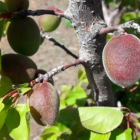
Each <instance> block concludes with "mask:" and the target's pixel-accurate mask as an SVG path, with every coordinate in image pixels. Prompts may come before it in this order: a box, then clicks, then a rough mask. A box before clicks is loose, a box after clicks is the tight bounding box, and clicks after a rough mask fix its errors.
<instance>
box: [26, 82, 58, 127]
mask: <svg viewBox="0 0 140 140" xmlns="http://www.w3.org/2000/svg"><path fill="white" fill-rule="evenodd" d="M59 105H60V99H59V95H58V93H57V91H56V89H55V88H54V87H53V85H52V84H50V83H48V82H45V83H38V84H36V85H35V86H34V87H33V89H32V92H31V95H30V97H29V107H30V112H31V115H32V117H33V118H34V120H35V121H36V122H37V123H38V124H40V125H43V126H50V125H52V124H53V123H54V122H55V121H56V119H57V116H58V112H59Z"/></svg>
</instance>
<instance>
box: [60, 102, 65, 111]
mask: <svg viewBox="0 0 140 140" xmlns="http://www.w3.org/2000/svg"><path fill="white" fill-rule="evenodd" d="M64 108H66V104H65V101H63V100H60V107H59V110H62V109H64Z"/></svg>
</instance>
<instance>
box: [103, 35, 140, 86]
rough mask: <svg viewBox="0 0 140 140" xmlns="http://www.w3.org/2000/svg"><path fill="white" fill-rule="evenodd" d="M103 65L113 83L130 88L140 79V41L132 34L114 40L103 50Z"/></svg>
mask: <svg viewBox="0 0 140 140" xmlns="http://www.w3.org/2000/svg"><path fill="white" fill-rule="evenodd" d="M102 58H103V65H104V68H105V71H106V73H107V75H108V77H109V78H110V80H111V81H112V82H114V83H115V84H117V85H119V86H121V87H123V88H124V87H128V86H130V85H133V84H134V83H135V82H136V81H138V80H139V79H140V40H139V39H138V38H137V37H136V36H134V35H131V34H122V35H120V36H118V37H114V38H112V39H111V40H110V41H109V42H108V43H107V44H106V46H105V47H104V50H103V56H102Z"/></svg>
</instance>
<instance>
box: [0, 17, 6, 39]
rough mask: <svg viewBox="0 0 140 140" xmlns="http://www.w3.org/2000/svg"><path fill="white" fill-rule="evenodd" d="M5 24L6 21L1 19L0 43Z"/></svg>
mask: <svg viewBox="0 0 140 140" xmlns="http://www.w3.org/2000/svg"><path fill="white" fill-rule="evenodd" d="M5 22H6V20H2V21H1V19H0V41H1V38H2V36H3V31H4V25H5Z"/></svg>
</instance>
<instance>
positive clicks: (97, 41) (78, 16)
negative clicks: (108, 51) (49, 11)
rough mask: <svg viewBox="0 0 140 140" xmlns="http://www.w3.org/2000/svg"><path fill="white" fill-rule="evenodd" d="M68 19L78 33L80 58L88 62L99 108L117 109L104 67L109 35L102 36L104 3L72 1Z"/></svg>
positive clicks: (88, 75)
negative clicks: (104, 50)
mask: <svg viewBox="0 0 140 140" xmlns="http://www.w3.org/2000/svg"><path fill="white" fill-rule="evenodd" d="M65 16H66V17H67V18H68V19H70V21H71V22H72V25H73V27H74V28H75V30H76V32H77V37H78V39H79V44H80V50H79V58H80V59H82V60H84V61H85V63H84V67H85V70H86V74H87V78H88V80H89V84H90V87H91V90H92V95H93V99H94V101H95V103H96V105H97V106H115V100H114V94H113V92H112V88H111V82H110V80H109V79H108V77H107V75H106V73H105V70H104V68H103V64H102V51H103V48H104V46H105V44H106V35H98V33H99V31H100V29H102V28H105V27H106V23H105V21H104V19H103V13H102V7H101V0H69V7H68V9H67V10H66V11H65Z"/></svg>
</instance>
